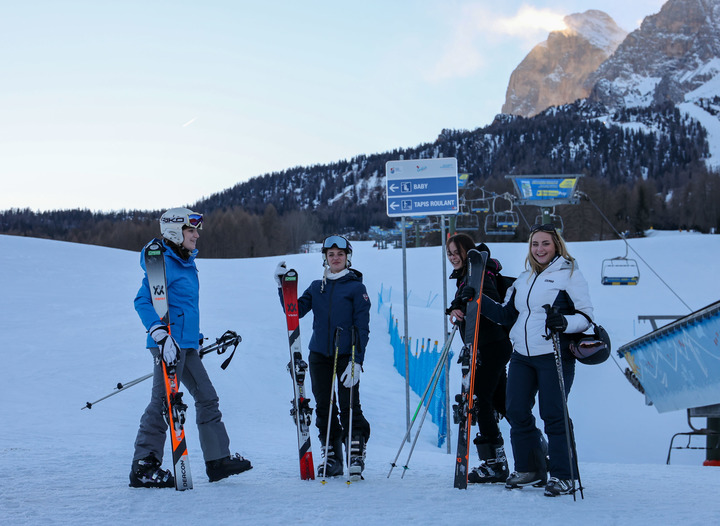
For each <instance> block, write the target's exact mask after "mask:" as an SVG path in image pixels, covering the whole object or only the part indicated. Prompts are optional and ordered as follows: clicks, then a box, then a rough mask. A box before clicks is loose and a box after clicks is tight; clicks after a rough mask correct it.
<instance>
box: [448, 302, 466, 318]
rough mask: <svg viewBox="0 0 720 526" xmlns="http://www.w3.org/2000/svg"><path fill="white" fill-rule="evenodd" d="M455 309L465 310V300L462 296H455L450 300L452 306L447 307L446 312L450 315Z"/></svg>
mask: <svg viewBox="0 0 720 526" xmlns="http://www.w3.org/2000/svg"><path fill="white" fill-rule="evenodd" d="M454 310H461V311H463V312H465V302H464V301H461V300H460V298H455V299H454V300H452V301H451V302H450V306H449V307H448V308H447V309H445V314H447V315H448V316H450V313H451V312H452V311H454Z"/></svg>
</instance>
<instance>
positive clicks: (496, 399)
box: [446, 234, 512, 483]
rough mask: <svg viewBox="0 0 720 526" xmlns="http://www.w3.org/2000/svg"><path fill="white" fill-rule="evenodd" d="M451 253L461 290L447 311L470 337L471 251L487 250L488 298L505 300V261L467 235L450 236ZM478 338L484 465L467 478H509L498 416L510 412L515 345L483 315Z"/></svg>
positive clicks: (480, 439)
mask: <svg viewBox="0 0 720 526" xmlns="http://www.w3.org/2000/svg"><path fill="white" fill-rule="evenodd" d="M446 246H447V256H448V260H449V261H450V264H451V265H452V266H453V272H452V274H450V279H455V280H456V284H457V292H456V293H455V299H454V300H453V301H452V303H451V304H450V307H449V308H448V309H447V311H446V313H447V314H448V315H449V316H450V320H451V321H452V322H453V323H455V324H456V325H458V329H459V331H460V334H461V336H462V338H463V341H465V309H466V306H467V302H468V300H469V299H471V298H472V296H473V294H474V293H475V291H473V290H472V289H471V288H470V287H468V286H466V278H467V253H468V251H469V250H471V249H477V250H479V251H481V252H487V254H488V260H487V266H486V273H485V279H484V283H483V292H484V293H485V294H487V295H488V296H489V297H491V298H493V299H495V300H497V301H502V298H501V297H500V294H499V292H498V289H497V276H498V273H499V272H500V270H501V268H502V266H501V265H500V262H499V261H497V260H495V259H491V258H490V249H489V248H488V247H487V246H486V245H485V244H484V243H481V244H479V245H478V246H477V247H476V246H475V242H474V241H473V240H472V238H471V237H470V236H468V235H466V234H456V235H454V236H452V237H451V238H450V239H448V242H447V245H446ZM479 329H480V330H479V331H478V337H477V341H476V342H475V345H476V346H477V353H478V354H477V357H478V363H477V365H476V369H475V397H476V402H475V407H476V409H477V421H478V428H479V433H478V434H477V436H476V437H475V440H474V442H475V445H476V446H477V451H478V456H479V457H480V465H479V466H478V467H476V468H473V470H472V471H471V472H470V473H469V474H468V482H471V483H483V482H505V480H506V479H507V477H508V465H507V457H506V455H505V448H504V442H503V437H502V434H501V433H500V428H499V427H498V419H499V417H500V416H504V415H505V383H506V375H505V364H507V362H508V360H509V359H510V354H511V353H512V345H511V344H510V340H509V339H508V335H507V332H506V331H505V329H504V328H502V327H500V326H499V325H496V324H495V323H492V322H490V321H489V320H487V319H486V318H485V317H483V316H481V318H480V327H479Z"/></svg>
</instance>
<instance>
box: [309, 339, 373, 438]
mask: <svg viewBox="0 0 720 526" xmlns="http://www.w3.org/2000/svg"><path fill="white" fill-rule="evenodd" d="M333 361H334V358H333V356H324V355H322V354H320V353H317V352H312V351H311V352H310V355H309V357H308V362H309V365H310V382H311V383H312V392H313V396H314V397H315V425H316V426H317V428H318V432H319V436H320V440H321V441H322V442H323V443H324V442H325V437H326V434H327V426H328V422H329V425H330V443H331V444H332V443H333V441H334V440H337V439H341V440H342V441H343V442H346V441H347V433H348V430H349V427H350V426H349V423H350V389H348V388H347V387H345V386H344V385H343V384H342V382H340V375H341V374H342V373H343V372H344V371H345V368H346V367H347V365H348V363H349V362H350V355H347V354H341V355H339V356H338V362H337V374H336V383H337V396H336V397H335V402H333V404H332V408H331V407H330V396H331V389H333V386H332V377H333ZM360 383H361V382H358V383H357V384H355V386H354V387H353V415H352V434H353V436H362V437H363V438H364V439H365V442H366V443H367V441H368V439H369V438H370V424H369V423H368V421H367V420H366V419H365V416H363V412H362V407H361V406H360ZM338 405H339V406H340V413H339V416H340V418H339V419H338ZM331 411H332V414H331Z"/></svg>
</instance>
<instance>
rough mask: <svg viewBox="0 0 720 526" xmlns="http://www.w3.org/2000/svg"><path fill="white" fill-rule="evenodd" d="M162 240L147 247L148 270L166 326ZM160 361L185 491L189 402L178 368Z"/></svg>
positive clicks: (178, 478)
mask: <svg viewBox="0 0 720 526" xmlns="http://www.w3.org/2000/svg"><path fill="white" fill-rule="evenodd" d="M164 250H165V249H164V248H163V246H162V242H161V241H158V240H157V239H154V240H153V241H151V242H150V243H148V244H147V245H146V246H145V270H146V272H147V278H148V283H149V285H150V295H151V296H152V303H153V307H155V312H157V314H158V316H160V318H161V319H162V322H163V323H164V324H165V325H167V327H168V330H170V323H169V320H170V318H169V307H168V296H167V280H166V279H165V256H163V252H164ZM159 359H160V363H161V364H162V367H163V373H164V376H165V403H166V404H167V407H166V415H165V417H166V418H167V421H168V425H169V426H170V438H171V443H172V459H173V471H174V474H175V489H176V490H178V491H183V490H186V489H192V488H193V483H192V476H191V475H190V462H189V461H188V451H187V444H186V443H185V429H184V427H183V426H184V424H185V411H186V410H187V405H185V404H184V403H183V401H182V393H181V392H180V391H179V388H180V383H179V380H178V377H177V374H176V371H175V366H169V365H167V364H166V363H165V361H164V360H163V359H162V358H159Z"/></svg>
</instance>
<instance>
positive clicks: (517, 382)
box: [481, 224, 593, 497]
mask: <svg viewBox="0 0 720 526" xmlns="http://www.w3.org/2000/svg"><path fill="white" fill-rule="evenodd" d="M528 248H529V250H528V255H527V258H526V260H525V262H526V264H525V267H526V270H525V272H523V273H522V274H520V276H518V278H517V279H516V280H515V283H514V284H513V286H512V287H511V288H510V289H508V291H507V294H506V295H505V301H504V303H503V304H499V303H497V302H496V301H494V298H489V297H486V296H483V298H482V306H481V308H482V312H483V314H484V315H485V316H487V317H488V318H489V319H491V320H493V321H495V322H497V323H501V324H503V325H505V326H508V327H509V326H512V328H511V329H510V338H511V339H512V342H513V351H514V352H513V354H512V357H511V359H510V366H509V367H508V386H507V419H508V422H509V423H510V439H511V441H512V447H513V457H514V460H515V471H514V472H513V473H512V474H511V475H510V477H508V479H507V482H506V484H505V487H507V488H508V489H512V488H518V487H522V486H530V485H532V486H536V487H542V486H545V495H546V496H548V497H555V496H557V495H565V494H569V493H571V492H572V491H573V487H574V483H573V480H572V474H573V471H575V470H573V469H572V467H571V463H570V459H569V457H568V441H567V435H566V432H565V405H564V400H563V397H567V395H568V393H569V392H570V388H571V386H572V383H573V379H574V377H575V359H574V358H573V356H572V355H571V354H570V353H569V352H566V351H567V349H566V348H567V346H568V343H569V337H568V336H567V335H568V334H571V333H582V332H584V331H585V330H587V329H588V328H589V326H590V323H589V322H588V321H587V319H586V318H585V317H584V316H582V315H581V314H575V310H576V309H577V310H579V311H582V312H584V313H585V314H587V315H588V316H590V317H591V318H592V314H593V308H592V304H591V302H590V296H589V293H588V285H587V282H586V281H585V278H584V277H583V275H582V273H581V272H580V270H579V268H578V265H577V263H576V262H575V260H574V259H573V258H572V257H571V256H570V254H569V253H568V250H567V245H566V244H565V241H564V240H563V238H562V237H561V236H560V234H559V233H558V232H557V230H555V228H554V227H553V225H551V224H546V225H535V226H533V227H532V229H531V231H530V241H529V247H528ZM546 305H550V306H551V307H553V308H552V309H550V310H549V311H548V310H547V309H546V308H545V306H546ZM551 331H552V332H558V333H560V344H561V347H562V348H563V352H562V354H561V356H562V360H561V361H562V374H563V380H564V384H565V393H564V394H563V393H562V392H561V390H560V381H559V378H558V369H557V365H556V363H555V352H554V347H553V342H552V340H551V339H548V338H547V337H546V336H547V335H548V334H549V332H551ZM536 396H537V398H538V409H539V411H540V417H541V418H542V419H543V422H544V424H545V434H546V435H547V445H546V444H545V439H544V437H543V434H542V433H541V432H540V430H539V429H538V428H537V426H536V423H535V417H534V416H533V414H532V408H533V406H534V405H535V397H536ZM569 425H572V424H571V423H569ZM546 458H547V459H549V460H547V461H546ZM573 463H576V461H575V460H573ZM548 471H549V472H550V475H551V477H550V480H549V481H547V473H548ZM575 472H576V471H575ZM546 481H547V483H546Z"/></svg>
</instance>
